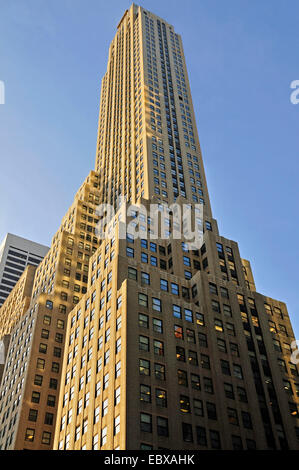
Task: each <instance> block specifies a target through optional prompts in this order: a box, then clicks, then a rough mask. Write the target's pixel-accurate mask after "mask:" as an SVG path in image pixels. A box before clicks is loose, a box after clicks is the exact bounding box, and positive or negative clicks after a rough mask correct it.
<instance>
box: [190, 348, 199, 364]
mask: <svg viewBox="0 0 299 470" xmlns="http://www.w3.org/2000/svg"><path fill="white" fill-rule="evenodd" d="M188 362H189V364H190V365H192V366H198V359H197V352H196V351H191V350H190V349H189V353H188Z"/></svg>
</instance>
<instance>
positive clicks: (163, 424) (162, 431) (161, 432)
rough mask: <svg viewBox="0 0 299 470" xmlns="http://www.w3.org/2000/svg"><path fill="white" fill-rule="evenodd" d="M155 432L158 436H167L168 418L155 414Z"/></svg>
mask: <svg viewBox="0 0 299 470" xmlns="http://www.w3.org/2000/svg"><path fill="white" fill-rule="evenodd" d="M157 434H158V436H164V437H167V436H168V419H167V418H163V417H162V416H157Z"/></svg>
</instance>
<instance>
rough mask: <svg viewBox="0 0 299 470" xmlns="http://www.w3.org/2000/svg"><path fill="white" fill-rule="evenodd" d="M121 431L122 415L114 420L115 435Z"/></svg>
mask: <svg viewBox="0 0 299 470" xmlns="http://www.w3.org/2000/svg"><path fill="white" fill-rule="evenodd" d="M119 431H120V415H118V416H116V418H114V435H116V434H118V433H119Z"/></svg>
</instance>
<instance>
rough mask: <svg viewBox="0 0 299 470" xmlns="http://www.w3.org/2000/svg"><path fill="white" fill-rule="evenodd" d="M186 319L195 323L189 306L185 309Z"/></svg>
mask: <svg viewBox="0 0 299 470" xmlns="http://www.w3.org/2000/svg"><path fill="white" fill-rule="evenodd" d="M184 313H185V320H186V321H189V322H192V323H193V313H192V310H190V309H189V308H185V309H184Z"/></svg>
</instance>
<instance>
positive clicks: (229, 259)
mask: <svg viewBox="0 0 299 470" xmlns="http://www.w3.org/2000/svg"><path fill="white" fill-rule="evenodd" d="M121 197H123V199H122V200H121V199H120V198H121ZM124 201H125V202H124ZM101 204H106V205H108V204H109V205H110V208H112V209H113V210H114V212H113V214H112V215H113V216H112V218H111V220H110V222H109V223H108V221H107V220H105V214H106V213H105V212H101V208H102V207H103V206H100V205H101ZM184 204H185V205H186V206H187V207H190V208H191V212H192V217H193V219H192V220H193V223H194V227H195V229H194V232H196V231H197V232H198V233H200V234H201V238H200V243H199V244H197V245H196V246H192V248H190V245H189V243H188V238H187V237H186V236H185V235H184V234H183V235H182V236H181V237H177V236H175V232H176V230H177V224H178V221H177V219H176V218H175V211H176V210H178V211H179V209H178V207H179V208H183V206H184ZM154 205H156V207H157V208H158V209H159V210H161V211H163V214H164V220H163V223H162V219H158V223H157V224H158V228H159V230H160V232H159V236H158V237H155V224H156V221H155V220H154V216H153V214H152V213H151V208H152V207H153V206H154ZM199 207H200V208H201V210H200V214H201V215H200V217H199V216H198V215H197V214H198V212H197V210H198V211H199ZM106 208H107V206H106ZM101 224H102V227H104V228H105V227H106V228H107V227H108V226H109V227H110V229H111V230H110V232H109V236H108V234H107V233H106V235H107V236H106V237H103V236H100V235H99V227H100V226H101ZM128 227H130V229H131V230H128ZM183 227H184V221H183V222H182V224H181V226H180V229H182V228H183ZM162 230H163V231H162ZM124 231H125V233H124ZM184 233H185V232H184ZM135 235H136V236H135ZM10 335H11V340H10V344H9V349H8V353H7V359H6V365H5V369H4V372H3V379H2V383H1V389H0V398H1V404H0V423H1V424H0V426H1V427H0V445H1V448H2V449H24V448H25V449H49V448H54V449H59V450H73V449H75V450H79V449H94V450H114V449H115V450H132V449H143V450H151V449H155V450H156V449H190V450H193V449H203V450H204V449H235V450H237V449H272V450H274V449H298V442H299V441H298V439H299V420H298V404H299V377H298V370H297V366H296V364H294V363H293V362H292V361H291V353H292V347H291V344H292V342H293V340H294V333H293V330H292V326H291V322H290V318H289V315H288V312H287V308H286V306H285V304H284V303H283V302H280V301H278V300H275V299H271V298H268V297H266V296H264V295H262V294H260V293H258V292H257V291H256V286H255V283H254V278H253V274H252V271H251V266H250V262H249V261H248V260H244V259H242V257H241V255H240V253H239V248H238V244H237V243H236V242H235V241H232V240H228V239H226V238H224V237H222V236H221V234H219V231H218V226H217V221H216V220H215V219H214V218H213V216H212V211H211V206H210V202H209V195H208V189H207V183H206V178H205V174H204V167H203V160H202V155H201V150H200V144H199V139H198V134H197V128H196V122H195V116H194V110H193V105H192V98H191V91H190V86H189V81H188V75H187V69H186V63H185V58H184V52H183V46H182V40H181V37H180V36H179V35H178V34H176V33H175V31H174V28H173V27H172V26H171V25H169V24H168V23H166V22H165V21H164V20H163V19H161V18H159V17H157V16H156V15H154V14H152V13H151V12H149V11H147V10H145V9H143V8H141V7H139V6H136V5H134V4H133V5H132V6H131V8H130V9H129V10H127V11H126V12H125V14H124V15H123V17H122V19H121V21H120V23H119V24H118V27H117V32H116V35H115V37H114V39H113V41H112V43H111V45H110V49H109V57H108V65H107V72H106V74H105V76H104V77H103V80H102V89H101V104H100V114H99V127H98V139H97V155H96V165H95V171H92V172H91V173H90V175H89V176H88V178H87V179H86V180H85V182H84V184H83V185H82V186H81V188H80V189H79V191H78V193H77V195H76V197H75V200H74V203H73V205H72V206H71V208H70V209H69V211H68V213H67V215H66V216H65V218H64V219H63V221H62V225H61V227H60V229H59V231H58V232H57V234H56V235H55V236H54V237H53V240H52V245H51V248H50V250H49V253H48V255H47V256H46V258H45V259H44V261H43V262H42V263H41V265H40V266H39V267H38V269H37V271H36V274H35V278H34V282H33V287H32V295H31V300H30V305H29V308H28V309H27V310H26V312H25V313H24V314H23V315H22V317H21V318H20V319H19V320H18V321H17V322H14V326H13V328H12V327H11V329H10ZM21 358H22V360H21Z"/></svg>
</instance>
